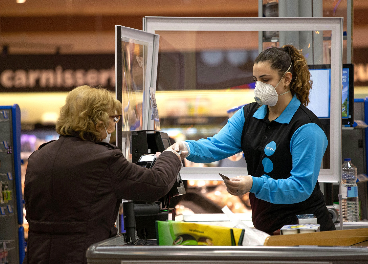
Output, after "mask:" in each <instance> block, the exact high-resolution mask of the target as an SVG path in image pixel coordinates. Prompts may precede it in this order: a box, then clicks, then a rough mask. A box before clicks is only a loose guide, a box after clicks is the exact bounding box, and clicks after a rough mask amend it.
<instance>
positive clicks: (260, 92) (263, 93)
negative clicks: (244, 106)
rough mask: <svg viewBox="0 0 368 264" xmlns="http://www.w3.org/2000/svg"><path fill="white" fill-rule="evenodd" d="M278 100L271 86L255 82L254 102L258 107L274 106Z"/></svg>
mask: <svg viewBox="0 0 368 264" xmlns="http://www.w3.org/2000/svg"><path fill="white" fill-rule="evenodd" d="M277 85H278V84H277ZM277 85H276V87H277ZM278 98H279V95H278V94H277V92H276V89H275V87H273V86H272V85H271V84H267V83H263V82H260V81H257V82H256V88H255V89H254V100H256V102H257V103H258V104H259V105H269V106H275V105H276V103H277V100H278Z"/></svg>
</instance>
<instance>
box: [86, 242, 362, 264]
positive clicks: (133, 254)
mask: <svg viewBox="0 0 368 264" xmlns="http://www.w3.org/2000/svg"><path fill="white" fill-rule="evenodd" d="M87 261H88V263H101V264H102V263H111V264H113V263H119V264H123V263H124V264H127V263H135V264H143V263H167V264H169V263H170V264H174V263H175V264H177V263H201V264H212V263H232V264H237V263H249V264H250V263H285V264H287V263H290V264H291V263H294V264H295V263H303V264H307V263H319V264H322V263H325V264H328V263H330V264H332V263H333V264H348V263H355V264H358V263H367V261H368V245H367V244H365V245H364V244H362V246H359V245H356V246H354V247H353V246H352V247H319V246H221V247H220V246H157V245H156V244H155V241H150V242H149V244H146V245H127V244H126V243H125V242H124V238H123V236H120V237H115V238H111V239H108V240H105V241H102V242H100V243H96V244H94V245H92V246H91V247H90V248H89V249H88V251H87Z"/></svg>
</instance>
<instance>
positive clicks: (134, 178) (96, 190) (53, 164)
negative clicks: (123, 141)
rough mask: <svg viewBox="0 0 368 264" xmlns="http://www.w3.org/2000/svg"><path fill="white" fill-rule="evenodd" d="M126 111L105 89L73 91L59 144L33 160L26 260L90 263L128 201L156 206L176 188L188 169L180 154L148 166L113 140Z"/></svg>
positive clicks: (26, 195) (28, 191)
mask: <svg viewBox="0 0 368 264" xmlns="http://www.w3.org/2000/svg"><path fill="white" fill-rule="evenodd" d="M121 111H122V105H121V103H120V102H119V101H118V100H116V99H115V98H114V96H113V95H112V93H110V92H109V91H107V90H105V89H97V88H91V87H89V86H80V87H77V88H75V89H74V90H72V91H71V92H69V94H68V96H67V98H66V103H65V105H64V106H63V107H62V108H61V111H60V117H59V119H58V121H57V123H56V131H57V132H58V133H59V134H60V137H59V139H58V140H56V141H51V142H49V143H45V144H43V145H41V146H40V148H39V149H38V150H36V151H35V152H33V153H32V155H31V156H30V157H29V160H28V167H27V172H26V176H25V190H24V199H25V207H26V218H27V221H28V223H29V232H28V243H27V254H26V256H25V260H24V263H28V264H31V263H37V264H40V263H41V264H42V263H68V264H74V263H75V264H77V263H78V264H81V263H87V259H86V251H87V248H88V247H89V246H91V245H92V244H93V243H97V242H100V241H102V240H105V239H108V238H110V237H112V236H115V235H116V231H117V230H116V228H115V226H114V223H115V221H116V219H117V216H118V209H119V205H120V202H121V200H122V199H127V200H138V201H147V202H150V201H156V200H157V199H159V198H161V197H163V196H164V195H166V194H167V193H168V192H169V191H170V189H171V188H172V186H173V185H174V182H175V181H176V178H177V174H178V172H179V170H180V168H181V160H180V157H179V155H178V154H177V153H176V152H175V151H172V150H171V149H168V150H166V151H163V152H162V154H161V155H160V156H159V157H158V159H157V161H156V163H155V165H154V166H153V167H152V168H151V169H146V168H143V167H140V166H138V165H136V164H134V163H130V162H129V161H128V160H127V159H125V157H124V156H123V154H122V152H121V150H120V149H119V148H117V147H116V146H114V145H111V144H109V143H108V142H109V139H110V136H111V133H112V132H113V131H114V130H115V123H116V122H118V121H119V118H120V115H121Z"/></svg>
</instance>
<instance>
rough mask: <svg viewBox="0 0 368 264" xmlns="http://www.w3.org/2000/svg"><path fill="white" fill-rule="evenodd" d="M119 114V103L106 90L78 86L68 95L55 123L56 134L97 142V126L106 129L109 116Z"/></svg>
mask: <svg viewBox="0 0 368 264" xmlns="http://www.w3.org/2000/svg"><path fill="white" fill-rule="evenodd" d="M121 112H122V105H121V102H120V101H118V100H117V99H115V98H114V95H113V94H112V93H111V92H109V91H108V90H106V89H103V88H94V87H90V86H88V85H83V86H79V87H76V88H75V89H73V90H72V91H70V92H69V93H68V95H67V97H66V102H65V105H64V106H63V107H62V108H61V110H60V116H59V118H58V120H57V122H56V132H57V133H58V134H60V135H63V136H67V135H74V134H75V133H78V135H79V137H80V138H81V139H83V140H91V141H94V142H97V141H99V140H100V138H99V137H100V132H98V131H97V129H96V126H97V124H99V123H102V124H103V125H104V126H105V127H107V125H108V122H109V116H110V115H111V114H112V113H113V114H115V113H117V114H118V115H120V114H121Z"/></svg>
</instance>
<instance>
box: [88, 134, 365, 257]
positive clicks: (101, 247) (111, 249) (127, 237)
mask: <svg viewBox="0 0 368 264" xmlns="http://www.w3.org/2000/svg"><path fill="white" fill-rule="evenodd" d="M137 140H138V141H139V142H140V143H141V142H145V141H146V140H147V142H148V144H147V145H144V146H143V147H142V144H139V145H140V148H136V149H135V148H134V145H136V144H134V142H135V141H137ZM161 140H164V141H168V138H167V137H166V135H165V134H160V133H158V132H152V133H151V132H144V131H142V132H134V133H133V136H132V137H131V142H132V143H133V144H132V145H133V146H132V149H131V150H132V153H133V156H134V154H137V155H136V157H135V158H133V161H135V162H136V163H138V164H139V160H140V159H139V157H138V156H142V155H145V152H146V151H147V150H148V149H155V147H152V146H153V145H155V146H156V145H159V146H161V143H160V142H161ZM138 141H137V142H138ZM158 142H159V144H157V143H158ZM166 145H167V143H166V142H165V143H164V144H163V145H162V146H161V147H158V149H157V150H161V148H164V147H166ZM144 166H147V164H146V165H144ZM175 188H177V187H175ZM169 196H173V192H171V194H170V193H169ZM166 198H167V197H166ZM169 198H170V197H169ZM164 200H165V199H161V200H160V201H158V203H160V204H161V205H162V204H165V203H164V202H163V201H164ZM166 209H167V208H166ZM155 215H156V216H157V217H156V216H155ZM155 215H154V216H152V215H151V216H149V218H147V219H149V221H148V222H150V223H148V222H147V221H144V219H146V218H145V217H144V215H143V219H142V216H140V215H137V214H136V215H135V216H134V214H133V218H135V220H137V221H136V223H137V226H136V225H135V223H134V219H133V220H132V221H133V224H132V223H131V220H130V221H127V217H128V216H126V215H124V218H123V219H124V220H123V221H126V223H125V224H127V223H128V222H129V226H128V228H132V227H133V228H136V231H137V232H138V234H139V229H142V228H143V229H144V228H145V225H149V226H150V227H149V230H151V231H152V228H153V226H154V221H155V218H157V219H156V220H160V221H162V220H163V219H162V213H160V214H158V213H157V214H155ZM215 215H217V216H220V217H221V214H215ZM139 218H140V220H139ZM213 218H215V217H213ZM166 219H167V217H166ZM196 219H197V220H196ZM208 219H209V218H207V221H208ZM182 220H183V221H187V222H198V223H203V215H201V214H197V215H192V216H191V217H189V218H187V219H185V218H183V219H182ZM212 221H214V220H212ZM242 221H243V222H245V223H246V224H247V225H248V226H249V227H252V223H251V219H250V217H249V216H248V218H247V219H242ZM152 224H153V225H152ZM207 224H208V223H207ZM213 224H216V222H213ZM229 224H231V223H230V221H229ZM138 225H139V228H138ZM223 225H225V226H226V225H227V224H226V223H225V224H223ZM358 228H368V222H359V223H344V225H343V229H344V230H345V229H358ZM125 229H127V228H125ZM336 229H337V230H339V229H341V227H340V224H339V223H337V224H336ZM367 230H368V229H367ZM127 232H128V230H127ZM327 232H328V231H327ZM333 232H334V231H333ZM359 232H360V231H359V230H357V233H359ZM132 234H133V235H132ZM147 234H150V235H149V236H148V237H146V238H145V239H140V238H141V235H138V238H137V239H136V238H135V236H134V230H133V231H132V232H130V234H126V233H125V234H120V235H119V236H116V237H114V238H110V239H107V240H104V241H101V242H98V243H96V244H93V245H91V246H90V247H89V249H88V250H87V252H86V255H87V262H88V263H91V264H92V263H100V264H102V263H111V264H113V263H119V264H127V263H135V264H143V263H166V264H169V263H170V264H171V263H172V264H174V263H175V264H177V263H201V264H210V263H211V264H212V263H232V264H235V263H285V264H287V263H303V264H307V263H320V264H322V263H326V264H327V263H333V264H346V263H367V262H368V231H367V236H366V237H367V240H366V241H360V242H359V243H353V244H352V245H351V246H314V245H305V246H282V245H281V246H273V245H272V244H270V245H269V246H268V245H265V246H159V245H158V243H157V240H156V239H155V238H154V234H152V233H147ZM298 235H299V234H298ZM300 235H304V234H300ZM281 236H282V237H285V235H281ZM286 236H287V235H286ZM132 238H133V239H132ZM266 241H267V240H266ZM266 244H267V243H266Z"/></svg>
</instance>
